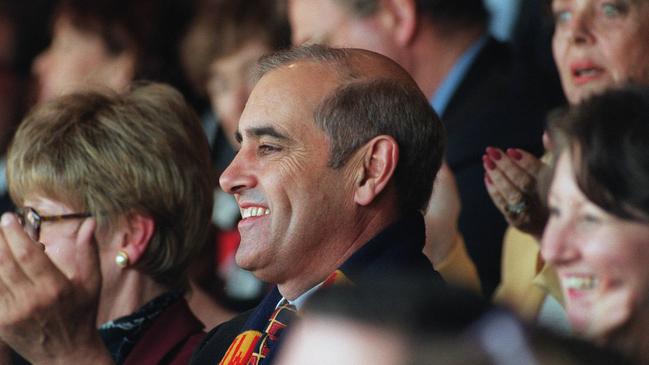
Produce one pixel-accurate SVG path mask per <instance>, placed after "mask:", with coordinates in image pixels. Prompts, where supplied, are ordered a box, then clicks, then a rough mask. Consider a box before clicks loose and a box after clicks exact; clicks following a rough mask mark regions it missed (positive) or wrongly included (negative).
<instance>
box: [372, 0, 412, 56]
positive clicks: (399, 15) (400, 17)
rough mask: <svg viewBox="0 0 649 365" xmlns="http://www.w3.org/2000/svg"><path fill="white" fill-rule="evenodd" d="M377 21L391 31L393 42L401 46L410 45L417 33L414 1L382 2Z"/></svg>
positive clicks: (389, 0)
mask: <svg viewBox="0 0 649 365" xmlns="http://www.w3.org/2000/svg"><path fill="white" fill-rule="evenodd" d="M379 20H380V22H381V24H382V25H383V26H384V27H387V28H388V29H390V30H391V34H392V36H393V39H394V42H395V43H396V44H397V45H399V46H401V47H404V46H408V45H410V44H411V43H412V41H413V40H414V38H415V34H416V32H417V22H418V18H417V5H416V4H415V0H382V1H381V9H379Z"/></svg>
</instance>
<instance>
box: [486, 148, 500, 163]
mask: <svg viewBox="0 0 649 365" xmlns="http://www.w3.org/2000/svg"><path fill="white" fill-rule="evenodd" d="M487 154H488V155H489V157H491V158H493V159H494V160H496V161H498V160H500V157H501V156H500V151H498V150H497V149H495V148H493V147H487Z"/></svg>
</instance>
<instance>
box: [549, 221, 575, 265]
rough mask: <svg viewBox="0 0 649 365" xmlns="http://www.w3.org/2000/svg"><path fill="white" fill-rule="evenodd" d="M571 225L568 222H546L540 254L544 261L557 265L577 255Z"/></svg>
mask: <svg viewBox="0 0 649 365" xmlns="http://www.w3.org/2000/svg"><path fill="white" fill-rule="evenodd" d="M571 227H572V224H570V223H569V222H557V221H553V220H550V221H549V222H548V224H547V226H546V227H545V231H544V232H543V239H542V240H541V255H542V256H543V259H544V260H545V261H547V262H549V263H551V264H554V265H557V264H561V263H567V262H570V261H572V260H574V259H575V258H577V257H578V255H579V252H578V249H577V245H576V241H575V240H574V234H573V230H572V228H571Z"/></svg>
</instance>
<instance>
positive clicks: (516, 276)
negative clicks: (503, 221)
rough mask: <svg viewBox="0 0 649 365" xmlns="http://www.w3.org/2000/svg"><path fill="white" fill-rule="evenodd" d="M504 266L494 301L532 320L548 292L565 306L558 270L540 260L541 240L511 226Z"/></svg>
mask: <svg viewBox="0 0 649 365" xmlns="http://www.w3.org/2000/svg"><path fill="white" fill-rule="evenodd" d="M501 265H502V269H501V281H500V285H499V286H498V288H497V289H496V293H495V294H494V302H495V303H497V304H501V305H504V306H506V307H509V308H511V309H512V310H513V311H514V312H516V313H517V314H518V315H519V316H521V317H522V318H524V319H527V320H530V321H534V320H536V317H537V315H538V314H539V310H540V309H541V305H542V304H543V301H544V300H545V297H546V295H548V294H550V295H552V296H553V297H554V298H555V299H557V301H559V303H561V305H564V301H563V294H562V292H561V286H560V283H559V278H558V276H557V274H556V272H555V270H554V269H553V268H552V267H551V266H550V265H548V264H546V263H544V262H543V260H542V259H541V255H540V247H539V242H538V241H537V240H536V239H535V238H534V237H533V236H531V235H528V234H525V233H523V232H521V231H519V230H517V229H515V228H512V227H510V228H508V229H507V231H506V232H505V238H504V241H503V257H502V264H501Z"/></svg>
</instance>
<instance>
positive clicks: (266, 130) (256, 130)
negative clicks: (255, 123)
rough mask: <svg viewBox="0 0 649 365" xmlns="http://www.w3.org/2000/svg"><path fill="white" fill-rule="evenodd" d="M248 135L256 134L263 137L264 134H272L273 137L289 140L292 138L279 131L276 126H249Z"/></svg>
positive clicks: (255, 135)
mask: <svg viewBox="0 0 649 365" xmlns="http://www.w3.org/2000/svg"><path fill="white" fill-rule="evenodd" d="M246 135H248V136H254V137H257V138H259V137H263V136H270V137H273V138H277V139H281V140H285V141H289V140H291V138H289V137H288V136H287V135H286V134H284V133H282V132H280V131H278V130H277V129H275V128H274V127H269V126H266V127H254V128H249V129H246Z"/></svg>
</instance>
